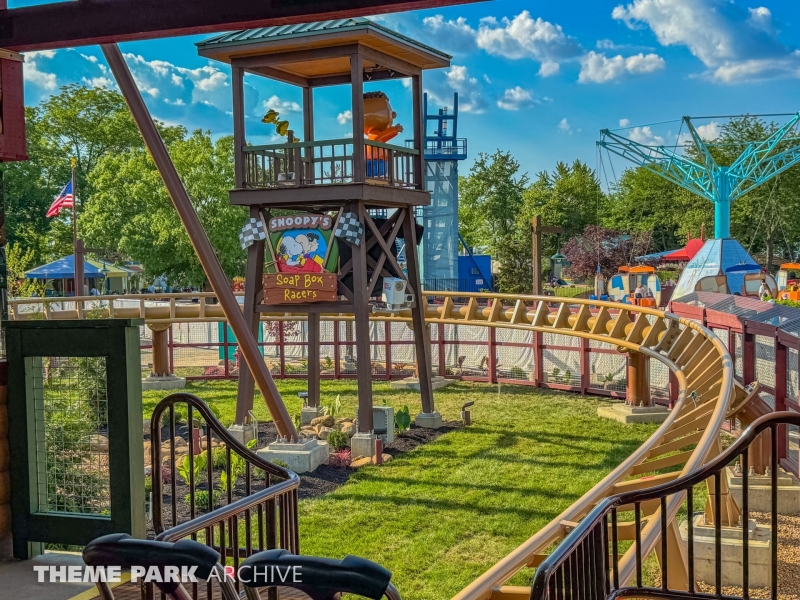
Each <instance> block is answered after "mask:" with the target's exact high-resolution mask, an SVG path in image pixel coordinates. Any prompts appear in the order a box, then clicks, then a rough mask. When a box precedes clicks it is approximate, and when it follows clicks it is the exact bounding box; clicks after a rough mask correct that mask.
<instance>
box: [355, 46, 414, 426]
mask: <svg viewBox="0 0 800 600" xmlns="http://www.w3.org/2000/svg"><path fill="white" fill-rule="evenodd" d="M359 62H360V61H359ZM354 87H355V86H354ZM358 87H359V88H360V87H361V86H358ZM354 97H355V93H354ZM355 119H356V116H355V114H354V115H353V121H354V122H355ZM362 121H363V120H362ZM363 145H364V144H363V135H362V144H361V146H362V148H363ZM361 157H362V159H363V157H364V155H363V154H361ZM354 160H355V153H354ZM361 164H362V171H360V172H361V173H362V175H363V160H362V163H361ZM351 206H352V205H351ZM353 209H355V212H356V214H357V215H358V220H359V221H360V222H361V223H362V224H363V223H364V215H365V214H366V212H367V211H366V209H365V208H364V204H363V203H362V202H359V203H358V204H356V205H354V206H352V207H351V209H350V210H353ZM365 230H366V227H365ZM365 238H366V236H364V239H362V240H361V243H360V244H359V245H358V246H354V245H352V244H351V248H352V249H353V312H354V313H355V324H354V325H355V330H356V373H357V374H358V432H359V433H369V432H370V431H372V430H373V429H374V425H373V422H372V363H371V361H370V345H369V313H370V308H369V298H367V286H368V280H367V242H366V239H365ZM407 242H408V240H406V243H407ZM406 252H408V250H406Z"/></svg>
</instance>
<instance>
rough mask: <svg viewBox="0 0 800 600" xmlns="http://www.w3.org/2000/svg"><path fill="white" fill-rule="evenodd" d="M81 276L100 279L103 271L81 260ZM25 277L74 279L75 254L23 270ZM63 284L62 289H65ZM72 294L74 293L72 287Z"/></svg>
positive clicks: (103, 275)
mask: <svg viewBox="0 0 800 600" xmlns="http://www.w3.org/2000/svg"><path fill="white" fill-rule="evenodd" d="M83 276H84V278H86V279H102V278H103V277H105V273H103V271H101V270H100V269H98V268H97V267H96V266H94V265H93V264H91V263H89V262H86V261H85V260H84V261H83ZM25 278H26V279H42V280H48V279H55V280H58V279H65V280H66V279H75V255H74V254H70V255H69V256H65V257H64V258H59V259H58V260H55V261H53V262H51V263H47V264H46V265H42V266H41V267H36V268H35V269H31V270H30V271H25ZM66 287H67V286H66V285H64V288H63V289H64V290H66ZM72 295H74V288H73V292H72Z"/></svg>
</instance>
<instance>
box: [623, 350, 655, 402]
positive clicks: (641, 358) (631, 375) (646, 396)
mask: <svg viewBox="0 0 800 600" xmlns="http://www.w3.org/2000/svg"><path fill="white" fill-rule="evenodd" d="M625 394H626V403H627V404H629V405H630V406H650V357H648V356H647V355H645V354H642V353H641V352H634V351H630V352H628V386H627V388H626V391H625Z"/></svg>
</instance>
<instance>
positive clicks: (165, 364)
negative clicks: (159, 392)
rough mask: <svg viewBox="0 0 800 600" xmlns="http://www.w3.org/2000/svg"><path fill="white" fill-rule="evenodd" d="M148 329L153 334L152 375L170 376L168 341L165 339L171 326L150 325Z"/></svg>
mask: <svg viewBox="0 0 800 600" xmlns="http://www.w3.org/2000/svg"><path fill="white" fill-rule="evenodd" d="M148 327H149V328H150V331H152V332H153V375H155V376H156V377H167V376H168V375H171V374H172V373H171V372H170V369H169V339H168V337H167V336H168V333H167V332H168V330H169V329H170V327H171V325H170V324H166V325H161V324H151V325H148Z"/></svg>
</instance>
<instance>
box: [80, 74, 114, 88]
mask: <svg viewBox="0 0 800 600" xmlns="http://www.w3.org/2000/svg"><path fill="white" fill-rule="evenodd" d="M81 81H83V83H85V84H86V85H88V86H91V87H96V88H109V89H116V87H117V82H116V81H114V80H113V79H109V78H108V77H103V76H102V75H101V76H100V77H83V78H81Z"/></svg>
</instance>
